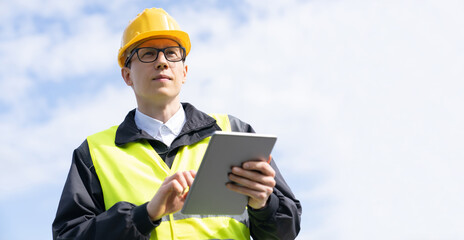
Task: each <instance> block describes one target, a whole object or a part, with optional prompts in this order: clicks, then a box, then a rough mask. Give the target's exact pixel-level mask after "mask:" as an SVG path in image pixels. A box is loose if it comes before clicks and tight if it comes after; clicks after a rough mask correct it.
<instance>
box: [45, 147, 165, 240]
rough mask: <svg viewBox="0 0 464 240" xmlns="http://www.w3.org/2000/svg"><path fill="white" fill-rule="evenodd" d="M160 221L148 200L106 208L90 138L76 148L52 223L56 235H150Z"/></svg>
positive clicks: (104, 236) (54, 235)
mask: <svg viewBox="0 0 464 240" xmlns="http://www.w3.org/2000/svg"><path fill="white" fill-rule="evenodd" d="M159 224H160V221H157V222H152V221H151V220H150V218H149V217H148V212H147V210H146V204H144V205H141V206H135V205H133V204H132V203H129V202H118V203H117V204H115V205H114V206H112V207H111V208H110V209H108V210H105V204H104V201H103V193H102V188H101V185H100V181H99V180H98V177H97V175H96V172H95V169H94V168H93V164H92V159H91V157H90V153H89V148H88V144H87V141H84V143H83V144H82V145H81V146H80V147H79V148H77V149H76V150H75V151H74V154H73V160H72V164H71V168H70V170H69V174H68V178H67V180H66V183H65V186H64V188H63V192H62V195H61V199H60V203H59V206H58V210H57V213H56V217H55V220H54V222H53V224H52V230H53V239H149V237H150V232H151V231H152V230H153V229H154V228H155V227H157V226H158V225H159Z"/></svg>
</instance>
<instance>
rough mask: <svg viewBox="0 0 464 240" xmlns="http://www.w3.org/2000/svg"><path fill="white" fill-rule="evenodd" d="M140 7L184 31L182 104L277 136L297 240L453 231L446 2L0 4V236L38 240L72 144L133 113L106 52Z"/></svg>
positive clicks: (457, 146) (457, 108)
mask: <svg viewBox="0 0 464 240" xmlns="http://www.w3.org/2000/svg"><path fill="white" fill-rule="evenodd" d="M44 6H46V7H44ZM148 7H162V8H164V9H166V10H167V11H168V12H169V13H170V14H171V15H172V16H174V17H175V18H176V20H177V21H178V23H179V24H180V26H181V27H182V28H183V29H185V30H186V31H187V32H188V33H189V34H190V36H191V39H192V51H191V53H190V55H189V57H188V59H187V64H188V65H189V74H188V79H187V83H186V84H185V85H184V88H183V93H182V95H181V99H182V100H183V101H187V102H191V103H193V104H194V105H196V106H197V107H198V108H200V109H202V110H204V111H205V112H220V113H230V114H232V115H235V116H237V117H239V118H241V119H242V120H244V121H247V122H249V123H251V124H252V125H253V127H254V128H255V130H257V131H258V132H261V133H270V134H275V135H277V136H278V137H279V140H278V142H277V145H276V148H275V149H274V156H275V158H276V162H277V164H278V165H279V167H280V169H281V172H282V173H283V175H284V176H285V177H286V179H287V182H288V183H289V185H290V186H291V187H292V189H293V190H294V192H295V194H296V196H297V197H298V198H299V199H300V200H301V202H302V205H303V222H302V231H301V234H300V237H299V238H298V239H463V238H464V230H463V228H462V226H463V225H464V222H463V219H462V215H463V214H464V206H463V204H462V202H464V192H463V190H462V189H464V188H463V187H464V186H463V182H464V177H463V174H462V171H463V169H464V163H463V161H462V160H463V158H464V152H463V151H462V143H463V140H462V139H463V138H464V127H463V126H464V125H463V124H462V123H463V122H464V111H463V110H462V108H463V107H462V106H463V103H464V96H463V95H462V89H464V83H463V81H462V79H463V77H464V68H463V67H462V63H463V62H464V47H463V46H464V45H463V44H462V43H463V42H464V17H463V15H462V12H463V11H464V3H462V1H453V0H445V1H421V0H406V1H399V0H393V1H386V0H385V1H374V2H372V1H367V0H358V1H348V0H338V1H322V0H312V1H304V0H288V1H280V2H279V1H251V0H240V1H239V0H237V1H219V0H205V1H187V0H184V1H175V2H174V1H167V0H164V1H142V0H139V1H128V0H115V1H112V2H111V4H108V1H103V0H97V1H90V0H76V1H71V2H70V1H59V0H40V1H39V0H37V1H30V0H16V1H2V2H0V131H1V133H2V138H1V140H0V141H1V142H0V161H1V165H2V167H1V168H0V183H1V184H0V239H28V238H30V236H31V234H33V236H35V238H36V239H51V222H52V221H53V218H54V214H55V211H56V208H57V204H58V200H59V197H60V194H61V190H62V187H63V184H64V181H65V178H66V175H67V171H68V169H69V165H70V161H71V155H72V151H73V150H74V149H75V148H76V147H77V146H79V145H80V143H81V142H82V141H83V140H84V139H85V137H86V136H88V135H89V134H92V133H94V132H97V131H100V130H103V129H105V128H107V127H109V126H112V125H116V124H119V123H120V122H121V121H122V120H123V118H124V116H125V114H126V113H127V111H129V110H131V109H133V108H134V107H135V106H136V105H135V101H134V97H133V95H132V92H131V89H130V88H128V87H127V86H125V84H124V82H123V81H122V79H121V77H120V69H119V67H118V65H117V61H116V56H117V50H118V48H119V44H120V38H121V35H122V31H123V29H124V27H125V25H126V24H127V23H128V21H129V20H130V19H132V18H133V17H134V16H135V15H136V14H137V13H139V12H141V11H142V10H143V9H144V8H148ZM199 93H201V94H199Z"/></svg>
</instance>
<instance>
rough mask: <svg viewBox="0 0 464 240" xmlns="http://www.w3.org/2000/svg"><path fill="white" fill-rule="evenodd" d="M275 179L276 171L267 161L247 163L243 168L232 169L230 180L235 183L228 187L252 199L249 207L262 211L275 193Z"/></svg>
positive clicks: (260, 160)
mask: <svg viewBox="0 0 464 240" xmlns="http://www.w3.org/2000/svg"><path fill="white" fill-rule="evenodd" d="M274 177H275V171H274V169H273V168H272V167H271V165H270V164H269V163H267V161H266V160H265V159H258V160H253V161H247V162H244V163H243V164H242V166H241V167H232V173H230V174H229V179H230V180H231V181H232V182H233V183H228V184H227V187H228V188H229V189H230V190H232V191H235V192H238V193H241V194H244V195H246V196H248V197H250V198H249V200H248V206H250V207H252V208H254V209H261V208H263V207H265V206H266V203H267V200H268V199H269V196H270V195H271V194H272V192H273V191H274V190H273V189H274V186H275V185H276V182H275V180H274ZM234 183H235V184H234Z"/></svg>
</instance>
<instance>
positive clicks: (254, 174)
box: [232, 167, 275, 187]
mask: <svg viewBox="0 0 464 240" xmlns="http://www.w3.org/2000/svg"><path fill="white" fill-rule="evenodd" d="M232 175H236V176H237V177H242V178H244V179H248V180H250V181H253V182H258V183H261V184H264V185H267V186H269V187H274V186H275V180H274V176H273V175H271V176H267V175H264V174H262V173H261V172H258V171H255V170H245V169H243V168H240V167H233V168H232Z"/></svg>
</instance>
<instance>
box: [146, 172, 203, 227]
mask: <svg viewBox="0 0 464 240" xmlns="http://www.w3.org/2000/svg"><path fill="white" fill-rule="evenodd" d="M195 175H196V171H194V170H190V171H185V172H177V173H175V174H174V175H172V176H169V177H167V178H166V179H164V181H163V183H162V184H161V187H160V188H159V189H158V192H157V193H156V194H155V196H154V197H153V199H152V200H151V201H150V202H149V203H148V204H147V211H148V215H149V216H150V218H151V220H152V221H155V220H158V219H161V218H162V217H163V216H165V215H168V214H171V213H174V212H177V211H179V210H181V209H182V206H184V202H185V198H186V197H187V193H188V192H185V189H186V188H187V187H190V186H192V183H193V179H194V178H195Z"/></svg>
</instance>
